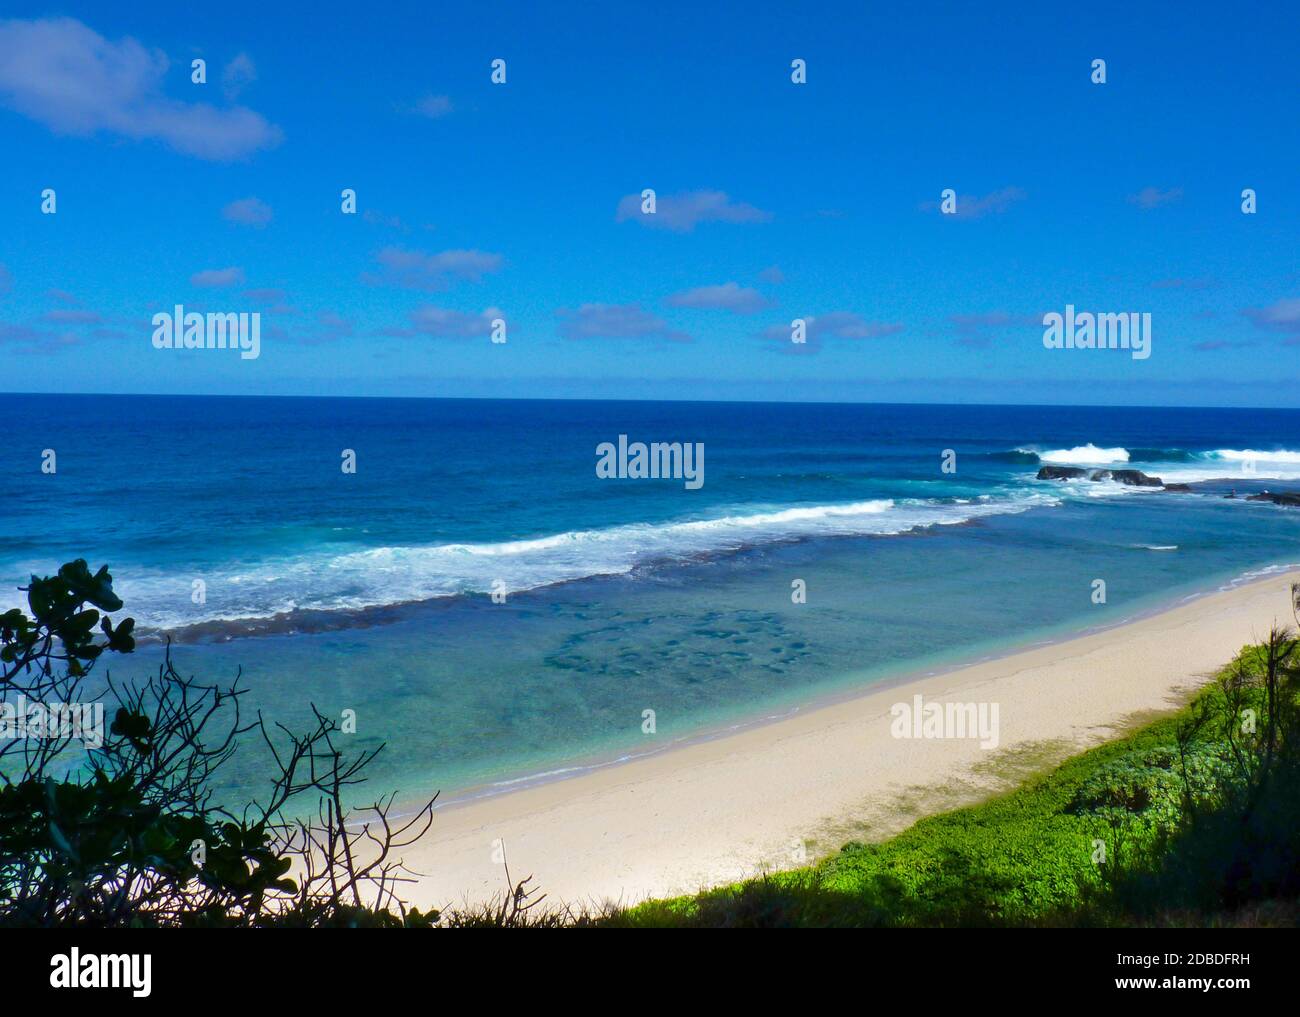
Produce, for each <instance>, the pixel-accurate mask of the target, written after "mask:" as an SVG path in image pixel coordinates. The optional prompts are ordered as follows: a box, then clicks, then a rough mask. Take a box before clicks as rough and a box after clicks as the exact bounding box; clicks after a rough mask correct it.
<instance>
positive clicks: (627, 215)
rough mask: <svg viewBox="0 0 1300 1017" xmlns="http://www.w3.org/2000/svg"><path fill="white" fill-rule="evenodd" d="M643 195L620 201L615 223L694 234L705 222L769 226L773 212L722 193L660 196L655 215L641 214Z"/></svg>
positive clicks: (656, 201)
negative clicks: (636, 223) (733, 199)
mask: <svg viewBox="0 0 1300 1017" xmlns="http://www.w3.org/2000/svg"><path fill="white" fill-rule="evenodd" d="M641 202H642V198H641V195H640V194H628V195H626V196H624V197H623V198H622V199H620V200H619V203H618V209H617V211H616V213H615V216H614V218H615V221H616V222H626V221H627V220H629V219H631V220H632V221H634V222H639V223H640V224H641V225H642V226H646V227H648V228H650V229H663V230H672V231H673V232H674V233H691V232H693V231H694V229H695V227H696V226H697V225H698V224H700V223H702V222H729V223H755V222H767V221H768V220H769V219H771V218H772V213H771V212H764V211H763V210H762V209H761V208H755V207H754V206H753V205H747V204H745V203H744V202H743V201H732V200H731V199H730V198H729V197H728V196H727V195H726V194H725V193H724V192H722V191H687V192H685V193H683V194H666V195H660V196H658V197H656V199H655V211H654V212H653V214H652V213H647V212H642V211H641Z"/></svg>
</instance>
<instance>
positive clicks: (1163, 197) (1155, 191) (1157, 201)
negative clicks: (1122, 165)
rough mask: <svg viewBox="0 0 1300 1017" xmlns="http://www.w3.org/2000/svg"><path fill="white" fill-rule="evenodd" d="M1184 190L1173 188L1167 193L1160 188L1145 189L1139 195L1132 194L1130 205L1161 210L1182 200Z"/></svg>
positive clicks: (1129, 198)
mask: <svg viewBox="0 0 1300 1017" xmlns="http://www.w3.org/2000/svg"><path fill="white" fill-rule="evenodd" d="M1182 196H1183V189H1182V188H1181V187H1171V188H1169V190H1167V191H1162V190H1160V188H1158V187H1144V188H1142V190H1140V191H1138V192H1137V194H1130V195H1129V196H1128V200H1129V203H1130V204H1133V205H1137V207H1138V208H1141V209H1151V208H1159V207H1160V206H1161V205H1172V204H1173V203H1174V202H1176V201H1179V200H1181V199H1182Z"/></svg>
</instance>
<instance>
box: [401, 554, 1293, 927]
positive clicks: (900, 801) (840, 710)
mask: <svg viewBox="0 0 1300 1017" xmlns="http://www.w3.org/2000/svg"><path fill="white" fill-rule="evenodd" d="M1296 578H1297V574H1296V573H1290V574H1287V575H1275V576H1271V577H1269V578H1267V579H1263V580H1260V581H1258V582H1254V583H1251V584H1248V585H1243V586H1241V587H1239V588H1236V589H1233V590H1230V591H1226V592H1221V593H1215V594H1212V595H1210V596H1207V597H1203V598H1199V599H1197V600H1194V601H1191V602H1188V603H1185V604H1183V605H1181V606H1178V607H1176V608H1174V609H1172V610H1169V611H1166V612H1164V613H1162V614H1158V615H1155V616H1152V617H1149V618H1144V619H1142V620H1140V621H1136V622H1133V623H1131V624H1128V625H1124V626H1121V627H1118V628H1114V629H1110V630H1107V631H1103V632H1098V633H1095V634H1091V635H1087V636H1083V637H1080V638H1077V639H1072V640H1069V641H1066V642H1061V643H1056V644H1053V645H1050V646H1044V647H1040V648H1036V649H1032V650H1029V651H1025V652H1021V653H1017V654H1014V655H1012V656H1008V657H1003V658H1000V659H998V660H993V661H988V662H985V663H981V664H977V665H973V666H970V667H964V668H961V669H959V670H955V671H951V672H948V673H945V674H942V675H937V676H933V677H929V678H924V679H920V680H918V681H915V682H909V683H907V684H906V685H897V684H894V685H891V686H890V687H889V688H886V689H883V690H876V691H868V692H866V693H864V694H863V695H861V696H859V697H857V698H853V699H848V700H845V701H842V702H838V703H835V704H833V705H829V706H824V707H820V708H817V709H810V710H808V711H806V712H801V713H798V714H796V715H794V716H792V717H789V718H787V719H783V720H779V721H776V722H773V723H769V724H765V725H760V726H757V727H751V728H748V729H745V730H742V731H739V732H737V733H734V734H730V735H727V736H724V737H721V738H716V739H713V740H709V741H701V742H696V743H693V744H687V745H684V746H683V747H681V748H677V749H673V750H672V751H668V752H663V753H660V754H657V755H651V756H647V757H644V758H641V759H636V760H633V761H630V762H627V763H624V764H621V765H616V766H610V767H606V768H603V769H598V770H593V771H588V772H585V773H583V774H581V775H580V776H576V777H573V778H570V779H567V780H558V781H552V782H550V783H546V784H541V785H535V786H531V787H526V788H524V789H522V790H519V791H516V792H512V793H509V794H503V795H498V796H496V797H493V798H487V799H482V800H478V801H473V802H469V803H466V804H460V805H454V806H449V807H445V808H440V809H439V810H438V811H437V813H436V815H435V819H434V825H433V828H432V830H431V831H430V832H429V834H428V835H427V836H426V837H425V838H424V839H423V840H422V841H421V842H420V843H418V844H417V845H414V846H412V847H410V848H407V849H406V850H405V852H404V857H405V860H406V862H407V864H408V865H409V866H410V867H411V868H412V869H414V870H416V871H417V872H420V873H421V874H423V877H422V879H421V880H420V882H419V883H418V884H417V885H416V886H414V887H411V888H408V889H407V891H406V894H405V896H407V897H408V898H409V899H410V900H411V901H412V902H413V903H416V904H418V905H420V906H421V907H425V906H430V905H449V904H450V905H455V904H458V903H462V902H465V901H481V900H483V899H485V898H488V897H491V896H493V895H494V894H499V893H500V892H501V891H502V890H503V889H504V887H505V876H504V873H503V870H502V868H501V866H500V865H499V864H497V863H496V862H495V861H494V858H493V844H494V842H495V841H501V842H503V843H504V845H505V850H506V854H507V857H508V860H509V864H510V870H511V874H512V875H513V876H514V878H515V879H516V880H518V879H519V878H521V877H522V876H525V875H529V874H531V875H532V876H533V877H534V880H535V883H536V884H537V886H538V887H540V889H541V890H543V891H544V892H546V893H547V894H548V895H549V896H550V898H551V900H553V901H566V902H575V903H577V902H594V901H601V900H605V899H614V900H621V901H622V902H624V903H634V902H636V901H639V900H643V899H645V898H647V897H651V896H655V897H659V896H666V895H671V894H677V893H686V892H691V891H695V890H698V889H701V888H703V887H707V886H711V885H715V884H719V883H725V882H730V881H733V880H737V879H740V878H742V877H746V876H751V875H755V874H757V873H759V872H761V871H763V870H764V869H768V870H775V869H780V868H791V867H794V866H795V865H797V864H799V858H800V855H799V852H800V850H803V851H805V852H806V854H807V858H808V859H809V860H811V859H813V858H815V857H817V856H819V855H822V854H827V853H829V852H831V851H833V850H834V849H836V848H838V847H839V846H840V844H841V843H843V842H844V841H846V840H850V839H860V840H865V839H878V838H880V837H883V836H886V835H888V834H890V833H894V832H897V831H898V830H900V829H902V828H904V827H906V826H907V825H909V824H910V823H912V822H914V821H915V820H916V819H918V818H920V816H922V815H925V814H928V813H933V812H937V811H942V810H944V809H947V808H951V807H953V806H955V805H958V804H964V803H968V802H970V801H974V800H977V799H979V798H981V797H983V796H986V795H987V794H988V793H990V792H991V791H996V790H1000V789H1003V788H1006V787H1008V786H1010V784H1011V783H1013V782H1014V776H1015V774H1017V773H1023V772H1025V769H1026V768H1031V769H1038V768H1042V767H1044V766H1046V765H1048V764H1050V763H1052V762H1054V761H1057V760H1059V759H1062V758H1064V757H1066V756H1068V755H1071V754H1073V753H1074V752H1076V751H1078V750H1079V749H1080V748H1084V747H1087V746H1091V745H1094V744H1096V743H1098V742H1101V741H1104V740H1105V739H1106V738H1108V737H1111V736H1113V735H1114V734H1116V733H1117V732H1119V731H1121V730H1123V729H1124V728H1125V727H1127V726H1129V725H1132V724H1133V723H1135V722H1137V721H1142V720H1146V719H1148V718H1149V717H1151V716H1152V715H1153V714H1154V713H1155V712H1160V711H1168V710H1171V709H1174V708H1176V707H1177V706H1178V705H1180V704H1181V703H1182V702H1183V701H1185V699H1186V697H1187V695H1188V693H1189V692H1190V691H1191V690H1192V689H1193V688H1195V687H1197V686H1198V685H1200V684H1203V683H1204V682H1205V681H1206V680H1207V678H1208V677H1209V676H1210V675H1211V674H1213V673H1214V672H1215V671H1217V670H1218V668H1219V667H1220V666H1221V665H1223V664H1224V663H1226V662H1227V661H1228V660H1229V659H1230V658H1231V657H1232V656H1233V655H1234V654H1235V653H1236V651H1237V650H1238V649H1240V647H1242V646H1243V645H1244V644H1246V643H1250V642H1255V641H1258V640H1259V639H1261V638H1262V637H1264V636H1265V635H1266V634H1267V632H1268V630H1269V628H1270V626H1271V625H1272V624H1273V623H1274V622H1278V623H1283V624H1292V623H1293V616H1292V613H1291V606H1290V585H1291V583H1292V582H1294V581H1295V580H1296ZM916 693H921V694H922V695H923V696H924V697H925V700H926V701H927V702H928V701H930V700H931V699H936V700H940V701H955V702H962V703H990V704H991V703H996V704H998V709H999V719H1000V745H999V746H998V748H997V749H994V750H987V749H982V748H981V747H980V745H979V742H978V740H976V739H962V740H957V739H938V740H933V739H932V740H917V739H901V738H895V737H893V736H892V735H891V731H890V728H891V721H892V718H891V716H890V707H891V706H892V705H893V704H895V703H899V702H910V701H911V699H912V697H913V696H914V695H915V694H916Z"/></svg>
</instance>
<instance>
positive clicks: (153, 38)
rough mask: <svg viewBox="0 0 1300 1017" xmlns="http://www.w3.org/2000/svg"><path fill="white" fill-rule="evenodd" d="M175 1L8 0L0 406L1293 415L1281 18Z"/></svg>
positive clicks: (1283, 7) (1274, 9) (1134, 8)
mask: <svg viewBox="0 0 1300 1017" xmlns="http://www.w3.org/2000/svg"><path fill="white" fill-rule="evenodd" d="M189 6H190V5H186V6H185V7H178V6H177V5H174V4H167V5H163V4H152V3H137V4H132V5H130V6H129V7H128V6H126V5H122V6H120V7H119V8H118V9H117V10H111V11H110V10H109V9H107V8H106V7H105V5H100V4H94V5H89V4H75V3H74V4H64V5H61V6H59V7H50V6H47V5H39V4H24V3H9V4H7V5H6V15H5V17H6V18H8V19H9V20H0V138H2V139H3V152H4V158H3V159H0V223H2V225H3V230H2V231H0V266H2V267H0V371H3V373H4V381H3V383H2V384H0V390H9V391H46V392H54V391H83V392H181V393H213V394H222V393H231V394H285V395H306V394H331V395H380V396H382V395H421V396H422V395H431V396H482V397H494V396H499V397H580V398H586V397H623V398H690V399H799V400H887V401H922V402H925V401H936V402H1026V403H1075V404H1094V403H1097V404H1100V403H1125V404H1139V405H1148V404H1149V405H1163V404H1172V405H1179V404H1183V405H1246V406H1250V405H1274V406H1297V405H1300V386H1297V385H1296V384H1295V379H1296V377H1297V375H1300V371H1297V367H1298V366H1300V261H1298V258H1297V252H1298V250H1300V245H1298V244H1297V238H1298V237H1300V187H1298V186H1297V167H1298V166H1300V143H1298V141H1297V130H1298V125H1300V117H1297V115H1296V99H1297V93H1298V91H1300V73H1298V72H1297V64H1296V60H1295V53H1296V48H1297V43H1298V42H1300V14H1297V8H1296V7H1295V5H1294V4H1289V3H1288V4H1283V3H1277V4H1261V5H1257V6H1253V7H1251V8H1249V9H1246V8H1234V7H1228V6H1225V7H1223V8H1221V9H1220V10H1218V11H1216V12H1201V11H1197V12H1195V13H1188V11H1187V8H1186V7H1185V6H1184V5H1175V4H1141V5H1139V4H1133V3H1131V2H1130V3H1122V4H1109V3H1097V4H1088V5H1072V6H1076V7H1086V9H1084V10H1076V11H1071V12H1067V11H1064V10H1048V9H1047V8H1048V7H1055V6H1056V5H1042V4H1003V5H994V7H990V6H989V5H972V4H943V5H930V4H908V5H866V4H861V3H853V4H813V5H793V4H791V5H742V4H720V3H715V4H708V3H705V4H664V3H657V4H632V3H620V4H616V5H611V4H595V3H592V4H567V3H556V4H546V5H540V4H531V5H523V4H498V3H493V4H481V3H478V4H448V5H443V4H439V5H429V4H397V5H387V4H375V5H371V6H361V7H358V6H356V5H352V4H330V3H320V4H317V5H313V8H312V13H311V15H310V16H306V15H304V14H302V13H300V12H299V11H293V12H290V11H277V10H275V9H274V8H273V6H272V5H267V4H257V5H252V4H240V3H223V4H219V5H216V4H213V5H203V8H204V9H201V10H192V9H189ZM752 6H762V7H763V8H764V10H762V11H761V12H759V13H755V12H754V11H752V10H747V9H746V8H747V7H752ZM778 7H782V8H787V9H784V10H782V9H778ZM899 8H905V9H899ZM195 58H202V59H204V60H206V61H207V71H208V81H207V83H206V84H204V85H196V84H193V83H192V82H191V81H190V66H191V61H192V60H193V59H195ZM496 58H502V59H504V60H505V61H506V83H505V84H503V85H494V84H493V83H492V82H491V80H490V74H491V66H490V65H491V62H492V61H493V60H494V59H496ZM796 58H800V59H803V60H806V61H807V83H806V84H803V85H796V84H794V83H792V81H791V79H790V75H791V68H790V64H791V61H792V60H794V59H796ZM1095 58H1102V59H1104V60H1105V61H1106V76H1107V81H1106V83H1105V84H1103V85H1097V84H1093V83H1092V82H1091V80H1090V75H1091V62H1092V61H1093V60H1094V59H1095ZM45 188H53V189H55V191H56V193H57V208H58V211H57V213H56V214H55V215H43V214H41V210H40V204H41V199H40V195H41V192H42V190H44V189H45ZM343 188H353V189H355V191H356V193H357V201H358V214H356V215H344V214H342V212H341V211H340V197H339V195H340V192H341V191H342V190H343ZM644 188H653V189H654V190H655V191H656V194H657V196H658V202H659V207H658V212H657V213H656V216H655V217H653V218H652V217H648V216H644V215H641V214H640V212H639V210H638V209H636V208H635V207H631V209H630V211H629V202H631V203H632V206H635V205H636V199H633V198H630V197H629V196H635V195H639V194H640V192H641V191H642V190H643V189H644ZM945 188H951V189H953V190H954V191H955V192H956V193H957V194H958V196H959V197H958V214H957V215H955V216H948V215H944V214H942V213H941V212H940V211H939V208H938V203H939V198H940V193H941V192H942V191H943V190H944V189H945ZM1244 188H1253V189H1255V191H1256V192H1257V195H1258V212H1257V213H1256V214H1255V215H1244V214H1242V211H1241V197H1240V195H1241V192H1242V190H1243V189H1244ZM1067 303H1069V304H1074V305H1075V306H1076V307H1078V308H1079V309H1080V310H1092V311H1107V312H1125V311H1137V312H1150V313H1151V315H1152V322H1153V324H1152V328H1153V352H1152V356H1151V357H1150V359H1148V360H1145V361H1135V360H1133V359H1132V358H1130V357H1129V356H1128V354H1127V353H1125V352H1123V351H1097V350H1092V351H1080V350H1047V349H1045V348H1044V346H1043V343H1042V333H1043V328H1042V325H1041V319H1042V316H1043V314H1044V313H1046V312H1049V311H1058V312H1059V311H1062V310H1063V309H1064V307H1065V305H1066V304H1067ZM176 304H183V305H185V307H186V308H187V309H192V310H200V311H203V310H211V311H241V310H243V311H254V310H257V311H260V312H261V313H262V354H261V356H260V357H259V358H258V359H256V360H241V359H240V358H239V357H238V356H237V355H232V354H229V353H225V352H222V351H186V352H183V353H181V352H174V351H166V350H163V351H160V350H155V349H154V348H153V347H152V345H151V343H150V335H151V331H152V329H151V326H150V318H151V316H152V315H153V314H154V313H156V312H159V311H165V310H170V309H171V308H172V307H173V306H174V305H176ZM495 316H500V317H502V318H503V319H504V320H505V321H506V323H507V329H508V339H507V342H506V343H505V344H493V343H491V342H490V340H489V338H488V326H487V322H488V321H489V320H490V319H491V318H492V317H495ZM796 317H798V318H804V319H805V320H811V322H812V325H811V329H810V335H811V340H810V342H809V343H807V344H805V345H804V346H802V347H796V346H795V345H794V344H792V343H790V342H789V340H788V335H789V327H790V321H791V320H792V319H793V318H796Z"/></svg>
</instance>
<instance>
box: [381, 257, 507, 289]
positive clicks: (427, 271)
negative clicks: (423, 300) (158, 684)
mask: <svg viewBox="0 0 1300 1017" xmlns="http://www.w3.org/2000/svg"><path fill="white" fill-rule="evenodd" d="M375 260H376V261H377V262H379V264H380V266H381V267H382V268H383V272H381V273H380V274H378V275H374V274H370V273H367V274H366V275H365V276H363V278H364V279H365V280H366V281H367V282H372V283H378V284H381V285H389V286H401V287H403V288H405V289H413V290H445V289H447V287H448V286H450V285H451V283H452V281H453V280H456V279H468V280H471V281H473V282H478V281H479V280H481V279H482V278H483V276H485V275H488V274H490V273H492V272H497V271H500V269H501V265H502V263H503V261H504V259H503V258H502V257H501V255H499V254H493V253H490V252H488V251H477V250H452V251H439V252H436V253H429V252H425V251H414V250H408V249H406V248H403V247H385V248H384V249H383V250H382V251H380V252H379V253H378V254H376V255H375Z"/></svg>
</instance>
